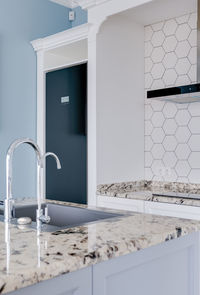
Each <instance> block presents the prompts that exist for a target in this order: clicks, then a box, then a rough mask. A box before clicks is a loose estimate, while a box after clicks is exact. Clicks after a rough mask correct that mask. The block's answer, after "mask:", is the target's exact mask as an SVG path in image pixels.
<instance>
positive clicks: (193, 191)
mask: <svg viewBox="0 0 200 295" xmlns="http://www.w3.org/2000/svg"><path fill="white" fill-rule="evenodd" d="M173 192H174V196H173V197H172V196H170V197H167V196H163V195H162V194H163V193H170V194H172V193H173ZM155 193H156V194H157V195H156V196H154V195H153V194H155ZM177 193H181V194H184V197H180V196H179V197H177V196H176V194H177ZM97 195H99V196H107V197H116V198H126V199H134V200H143V201H149V202H160V203H170V204H177V205H188V206H196V207H198V206H200V184H190V183H179V182H159V181H145V180H141V181H133V182H122V183H112V184H102V185H98V187H97ZM195 195H196V197H195ZM198 195H199V196H198ZM198 197H199V199H197V198H198Z"/></svg>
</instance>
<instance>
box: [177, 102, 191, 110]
mask: <svg viewBox="0 0 200 295" xmlns="http://www.w3.org/2000/svg"><path fill="white" fill-rule="evenodd" d="M188 105H189V103H178V104H177V109H178V110H187V109H188Z"/></svg>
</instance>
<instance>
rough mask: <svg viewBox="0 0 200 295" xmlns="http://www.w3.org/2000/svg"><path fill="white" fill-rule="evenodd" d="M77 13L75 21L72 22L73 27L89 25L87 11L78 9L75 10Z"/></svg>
mask: <svg viewBox="0 0 200 295" xmlns="http://www.w3.org/2000/svg"><path fill="white" fill-rule="evenodd" d="M73 10H74V11H75V20H74V21H73V22H72V27H75V26H79V25H82V24H84V23H87V11H86V10H83V9H81V7H77V8H75V9H73Z"/></svg>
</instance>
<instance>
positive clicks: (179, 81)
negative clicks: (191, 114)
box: [176, 75, 191, 106]
mask: <svg viewBox="0 0 200 295" xmlns="http://www.w3.org/2000/svg"><path fill="white" fill-rule="evenodd" d="M190 83H191V80H190V78H189V77H188V75H180V76H178V78H177V80H176V85H177V86H182V85H187V84H190ZM181 106H182V104H181Z"/></svg>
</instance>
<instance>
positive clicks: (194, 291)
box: [93, 233, 200, 295]
mask: <svg viewBox="0 0 200 295" xmlns="http://www.w3.org/2000/svg"><path fill="white" fill-rule="evenodd" d="M93 280H94V281H93V295H133V294H134V295H148V294H149V295H199V294H200V293H199V290H200V289H199V233H194V234H191V235H188V236H185V237H182V238H179V239H175V240H171V241H168V242H165V243H163V244H160V245H157V246H154V247H150V248H147V249H144V250H141V251H137V252H135V253H132V254H128V255H125V256H121V257H119V258H115V259H112V260H109V261H106V262H103V263H100V264H97V265H95V266H94V272H93Z"/></svg>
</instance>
